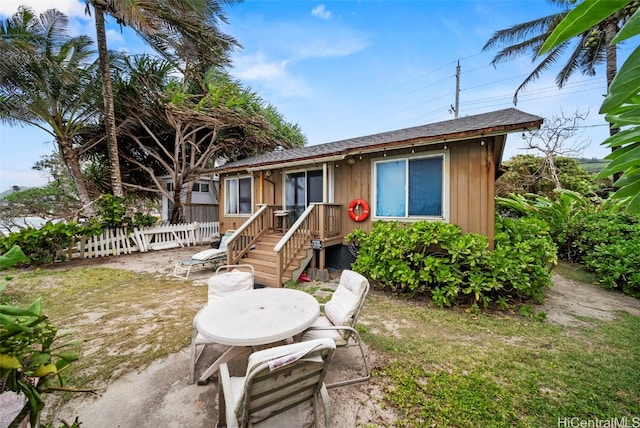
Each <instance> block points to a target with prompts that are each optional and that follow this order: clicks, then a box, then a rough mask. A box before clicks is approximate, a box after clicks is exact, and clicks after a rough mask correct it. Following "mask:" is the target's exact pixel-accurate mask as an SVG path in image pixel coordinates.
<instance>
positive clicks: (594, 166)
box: [578, 158, 611, 174]
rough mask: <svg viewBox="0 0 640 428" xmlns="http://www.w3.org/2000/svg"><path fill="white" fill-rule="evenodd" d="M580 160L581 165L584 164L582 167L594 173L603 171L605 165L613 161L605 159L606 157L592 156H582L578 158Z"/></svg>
mask: <svg viewBox="0 0 640 428" xmlns="http://www.w3.org/2000/svg"><path fill="white" fill-rule="evenodd" d="M578 162H580V165H582V167H583V168H584V169H585V170H586V171H587V172H589V173H592V174H597V173H599V172H600V171H602V170H603V169H604V167H605V166H607V165H608V164H609V162H611V161H608V160H604V159H596V158H591V159H586V158H580V159H578Z"/></svg>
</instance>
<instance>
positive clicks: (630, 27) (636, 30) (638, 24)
mask: <svg viewBox="0 0 640 428" xmlns="http://www.w3.org/2000/svg"><path fill="white" fill-rule="evenodd" d="M638 34H640V12H638V11H636V13H634V14H633V15H632V16H631V18H629V20H628V21H627V23H626V24H624V26H623V27H622V28H621V29H620V31H619V32H618V34H617V35H616V37H614V39H613V40H612V41H611V43H613V44H616V43H619V42H621V41H623V40H626V39H628V38H630V37H633V36H636V35H638Z"/></svg>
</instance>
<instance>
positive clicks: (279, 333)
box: [196, 288, 320, 383]
mask: <svg viewBox="0 0 640 428" xmlns="http://www.w3.org/2000/svg"><path fill="white" fill-rule="evenodd" d="M319 315H320V305H319V303H318V301H317V300H316V299H315V297H313V296H312V295H310V294H308V293H305V292H304V291H299V290H292V289H288V288H259V289H255V290H249V291H242V292H238V293H233V294H231V295H229V296H227V297H224V298H222V299H219V300H214V301H212V302H209V304H208V305H207V306H206V308H205V309H203V310H202V311H201V312H200V313H199V315H198V317H197V320H196V326H197V329H198V333H200V334H201V335H202V336H204V337H205V338H207V339H209V340H211V341H213V342H215V343H219V344H221V345H230V346H231V348H230V349H229V350H227V351H226V352H225V353H224V354H222V355H221V356H220V358H218V359H217V360H216V361H215V362H214V363H213V364H212V365H211V366H210V367H209V368H208V369H207V370H206V371H205V372H204V373H203V374H202V375H201V376H200V379H199V381H198V383H205V382H206V381H207V379H208V378H209V377H210V376H211V375H212V374H213V373H214V372H215V371H217V370H218V368H219V367H220V364H222V363H224V362H228V361H230V360H231V359H233V358H235V357H236V356H238V355H241V354H243V353H244V352H246V351H247V347H250V346H257V345H267V344H270V343H275V342H279V341H281V340H285V339H288V338H291V337H293V336H295V335H296V334H298V333H302V332H303V331H304V330H306V329H307V328H308V327H310V326H311V325H312V324H313V323H314V321H315V320H316V319H317V318H318V316H319Z"/></svg>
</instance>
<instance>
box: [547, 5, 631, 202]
mask: <svg viewBox="0 0 640 428" xmlns="http://www.w3.org/2000/svg"><path fill="white" fill-rule="evenodd" d="M638 6H639V3H638V1H622V0H616V1H614V0H611V1H606V2H604V1H597V0H585V1H584V2H583V3H581V4H579V5H578V6H576V8H575V9H574V10H573V11H571V12H570V13H569V14H568V15H567V16H566V18H565V19H564V20H563V21H562V22H561V23H560V24H559V25H558V26H557V28H556V29H555V30H554V31H553V33H552V34H551V35H550V36H549V37H548V39H547V40H546V41H545V43H544V45H543V46H542V47H541V48H540V54H541V55H544V54H545V53H547V52H550V51H552V50H553V49H555V48H556V47H558V46H561V45H562V44H563V43H565V41H566V40H569V39H571V38H572V37H575V36H576V34H581V33H582V32H584V31H586V29H588V28H591V27H593V26H594V25H602V23H603V22H607V21H608V20H610V17H611V16H615V15H628V14H630V13H633V16H632V17H631V18H630V19H629V20H628V22H627V23H626V24H625V25H624V26H623V27H622V28H621V29H620V30H619V31H618V33H617V35H615V38H613V37H612V40H611V44H612V45H615V44H617V43H620V42H622V41H624V40H627V39H629V38H631V37H633V36H637V35H638V34H640V13H638V11H637V10H638ZM639 68H640V47H636V49H635V50H634V51H633V52H632V53H631V55H629V57H628V58H627V60H626V61H625V63H624V64H623V65H622V67H621V68H620V71H619V72H618V74H617V75H616V76H615V78H614V79H613V80H612V82H611V83H610V85H609V92H608V93H607V96H606V97H605V99H604V102H603V103H602V106H601V107H600V113H601V114H605V115H606V116H605V118H606V120H607V121H608V122H609V123H610V124H611V126H613V127H620V126H624V127H625V128H626V129H624V130H623V131H621V132H619V133H618V134H615V135H613V136H611V137H609V138H608V139H606V140H605V141H604V142H603V144H605V145H608V146H609V147H611V148H612V149H617V150H615V151H614V152H612V153H611V154H610V155H609V156H607V159H610V160H611V163H610V164H609V165H608V166H607V167H606V168H605V169H604V170H603V171H602V172H601V173H600V176H603V177H604V176H607V175H610V174H615V173H621V172H622V173H623V175H622V177H621V178H619V179H617V180H616V182H615V183H614V184H615V185H616V186H617V187H619V188H620V189H619V190H618V191H617V192H616V193H615V194H614V195H613V197H615V198H629V204H628V206H627V211H628V212H630V213H639V212H640V74H639V73H638V69H639Z"/></svg>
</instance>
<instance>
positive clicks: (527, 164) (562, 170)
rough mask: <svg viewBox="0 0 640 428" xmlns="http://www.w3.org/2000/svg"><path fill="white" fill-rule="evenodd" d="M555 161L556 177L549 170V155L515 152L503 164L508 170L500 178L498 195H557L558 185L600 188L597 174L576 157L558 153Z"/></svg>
mask: <svg viewBox="0 0 640 428" xmlns="http://www.w3.org/2000/svg"><path fill="white" fill-rule="evenodd" d="M553 165H554V168H555V177H552V176H551V174H550V172H549V165H548V160H547V158H543V157H537V156H533V155H518V156H514V157H513V158H511V159H510V160H508V161H506V162H505V163H504V164H503V166H504V168H505V169H506V172H505V173H504V174H502V176H500V178H499V179H498V180H497V181H496V195H497V196H501V197H506V196H508V195H509V194H511V193H514V194H518V195H524V194H527V193H534V194H536V195H541V196H546V197H548V198H551V199H555V198H556V196H557V192H556V191H555V190H556V189H567V190H572V191H575V192H578V193H580V194H582V195H589V194H593V193H594V192H595V191H596V185H595V183H594V179H593V176H592V175H591V174H589V173H588V172H587V171H586V170H585V169H584V168H583V167H582V165H581V164H580V162H578V161H577V160H576V159H574V158H569V157H564V156H557V157H554V158H553ZM556 180H557V182H556Z"/></svg>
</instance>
